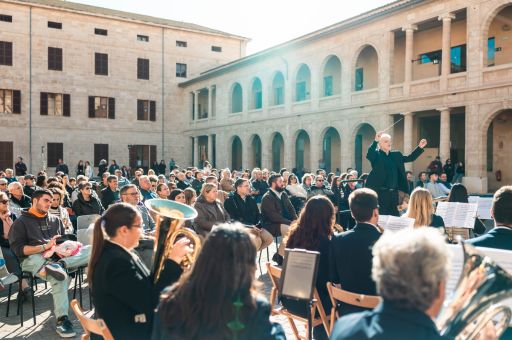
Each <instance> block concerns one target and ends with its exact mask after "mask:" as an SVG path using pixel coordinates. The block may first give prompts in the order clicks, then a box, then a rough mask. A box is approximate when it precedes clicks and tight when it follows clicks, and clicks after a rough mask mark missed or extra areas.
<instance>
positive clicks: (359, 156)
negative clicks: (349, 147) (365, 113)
mask: <svg viewBox="0 0 512 340" xmlns="http://www.w3.org/2000/svg"><path fill="white" fill-rule="evenodd" d="M354 131H355V134H354V137H353V140H354V167H355V169H356V170H357V171H358V172H359V174H362V173H364V172H370V170H371V164H370V162H368V160H366V150H368V147H369V146H370V144H371V143H372V142H373V140H374V138H375V133H376V131H375V128H374V127H373V126H372V125H371V124H370V123H361V124H359V125H358V126H357V127H356V128H355V129H354Z"/></svg>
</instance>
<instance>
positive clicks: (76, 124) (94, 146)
mask: <svg viewBox="0 0 512 340" xmlns="http://www.w3.org/2000/svg"><path fill="white" fill-rule="evenodd" d="M247 41H248V39H246V38H243V37H240V36H236V35H232V34H228V33H224V32H220V31H217V30H214V29H210V28H207V27H203V26H199V25H195V24H189V23H183V22H177V21H171V20H164V19H159V18H153V17H148V16H143V15H138V14H133V13H125V12H120V11H114V10H109V9H104V8H99V7H93V6H87V5H82V4H76V3H72V2H67V1H60V0H32V1H22V0H19V1H18V0H12V1H11V0H0V169H5V168H6V167H12V166H13V163H14V161H15V159H16V157H17V156H18V155H20V156H22V157H23V158H24V159H25V162H26V163H27V164H28V165H29V168H30V169H31V170H32V171H34V172H36V171H38V170H40V169H41V168H43V167H49V168H50V169H49V172H50V173H51V174H53V169H52V167H54V166H55V164H56V162H57V159H58V158H63V159H64V161H65V162H66V163H67V164H68V166H69V167H70V169H71V173H72V174H73V175H74V173H75V172H74V168H75V167H76V164H77V163H78V161H79V160H80V159H82V160H84V161H86V160H88V161H90V162H91V163H94V165H96V166H97V165H98V162H99V161H100V160H101V159H107V160H116V161H117V163H118V164H126V165H131V166H133V167H135V166H143V167H148V166H149V165H150V164H151V163H152V162H153V161H155V160H157V161H160V160H161V159H165V160H166V161H167V162H168V161H169V159H170V158H171V157H174V158H175V159H177V160H183V159H184V157H185V156H184V155H186V156H187V157H188V154H189V149H185V147H184V144H183V143H182V139H183V134H182V126H183V125H184V124H186V123H187V122H188V120H187V119H186V117H183V116H180V115H179V114H178V113H179V112H180V111H182V107H183V105H184V103H183V100H182V96H181V92H182V91H181V89H179V88H178V83H179V82H181V81H183V80H187V79H191V78H194V77H196V76H198V75H199V74H200V73H201V72H202V71H204V70H207V69H211V68H213V67H216V66H218V65H223V64H226V63H228V62H230V61H233V60H237V59H240V58H241V57H244V56H245V49H246V43H247Z"/></svg>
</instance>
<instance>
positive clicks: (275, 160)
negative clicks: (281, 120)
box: [271, 132, 284, 171]
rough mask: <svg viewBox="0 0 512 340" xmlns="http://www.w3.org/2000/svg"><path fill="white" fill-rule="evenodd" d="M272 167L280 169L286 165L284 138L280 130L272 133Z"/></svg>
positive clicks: (275, 169) (276, 169)
mask: <svg viewBox="0 0 512 340" xmlns="http://www.w3.org/2000/svg"><path fill="white" fill-rule="evenodd" d="M271 141H272V142H271V168H272V170H274V171H279V170H280V169H281V168H283V167H284V139H283V135H282V134H281V133H279V132H275V133H274V134H272V138H271Z"/></svg>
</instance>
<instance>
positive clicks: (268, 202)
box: [261, 190, 297, 236]
mask: <svg viewBox="0 0 512 340" xmlns="http://www.w3.org/2000/svg"><path fill="white" fill-rule="evenodd" d="M281 200H282V203H283V205H284V207H285V209H286V210H287V211H288V215H289V216H290V217H291V219H287V218H285V217H284V215H283V208H282V206H281V202H280V200H279V197H277V195H276V194H275V193H274V192H273V191H272V190H268V191H267V193H266V194H265V195H263V199H262V200H261V215H262V218H261V222H262V223H261V224H262V225H263V228H265V229H267V230H268V231H269V232H270V233H271V234H272V235H274V236H279V235H280V234H281V224H286V225H290V224H291V223H292V221H294V220H296V219H297V214H296V213H295V208H294V207H293V205H292V203H291V202H290V199H289V198H288V195H287V194H286V193H285V192H283V193H282V194H281Z"/></svg>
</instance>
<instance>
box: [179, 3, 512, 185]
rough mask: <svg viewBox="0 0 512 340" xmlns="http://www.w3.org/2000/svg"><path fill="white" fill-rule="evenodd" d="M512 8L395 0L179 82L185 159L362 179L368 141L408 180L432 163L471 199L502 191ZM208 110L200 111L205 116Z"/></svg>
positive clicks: (508, 158) (511, 125)
mask: <svg viewBox="0 0 512 340" xmlns="http://www.w3.org/2000/svg"><path fill="white" fill-rule="evenodd" d="M511 26H512V2H511V1H504V0H486V1H481V0H469V1H467V0H442V1H441V0H438V1H433V0H431V1H429V0H424V1H422V0H400V1H395V2H393V3H391V4H389V5H386V6H383V7H380V8H377V9H375V10H373V11H370V12H367V13H363V14H361V15H359V16H357V17H354V18H351V19H348V20H346V21H343V22H340V23H338V24H335V25H332V26H329V27H326V28H324V29H321V30H319V31H316V32H312V33H310V34H308V35H305V36H302V37H299V38H297V39H294V40H291V41H288V42H286V43H283V44H281V45H278V46H275V47H273V48H270V49H268V50H265V51H262V52H260V53H256V54H254V55H250V56H248V57H245V58H242V59H240V60H236V61H233V62H231V63H228V64H225V65H222V66H219V67H216V68H214V69H211V70H209V71H207V72H204V73H203V74H201V75H200V76H198V77H195V78H194V79H191V80H187V81H185V82H182V83H180V84H179V86H180V88H181V89H182V90H183V92H184V93H183V97H184V98H188V100H186V105H185V107H184V110H185V111H183V112H182V113H181V115H182V116H186V117H187V119H188V123H187V124H188V125H187V126H186V128H185V131H184V135H185V136H187V137H188V145H189V147H190V149H189V150H190V158H189V161H190V162H193V163H194V164H196V165H198V164H200V162H201V161H202V160H205V159H208V160H210V161H214V163H215V165H216V166H217V167H230V168H235V169H239V168H241V167H244V168H251V167H253V166H259V167H267V168H269V169H273V170H278V169H280V168H282V167H287V168H289V169H291V168H297V169H302V168H304V169H309V170H314V169H316V168H318V167H323V168H326V169H327V170H328V171H335V170H336V169H341V170H342V171H343V170H344V169H346V168H347V167H355V168H357V169H358V170H359V171H361V172H367V171H369V169H370V165H369V163H368V162H367V161H366V160H365V155H366V149H367V147H368V145H369V144H370V143H371V142H372V141H373V139H374V136H375V133H376V131H382V130H386V131H387V132H389V133H390V134H391V135H393V137H394V140H393V143H394V148H396V149H399V150H403V151H404V153H408V152H410V151H411V150H412V149H413V148H414V147H415V145H417V143H418V141H419V140H420V139H421V138H426V139H428V141H429V145H428V146H427V149H426V152H425V154H424V155H423V156H422V157H420V158H419V159H418V160H417V161H416V162H414V163H413V164H410V165H409V169H411V170H413V171H414V172H415V173H416V174H417V173H418V172H419V171H421V170H424V169H425V168H426V167H427V166H428V164H429V163H430V162H431V161H432V160H433V159H434V158H435V156H437V155H440V157H441V159H442V161H443V163H444V161H445V160H446V159H448V158H450V159H451V160H452V161H453V162H454V163H457V162H463V163H464V164H465V177H464V180H463V182H464V183H465V184H466V186H467V187H468V190H469V191H470V192H479V193H483V192H487V191H489V190H494V189H496V188H497V187H499V186H501V185H503V184H511V183H512V148H511V147H510V145H511V144H512V97H511V95H512V30H511ZM205 108H206V109H205Z"/></svg>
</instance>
